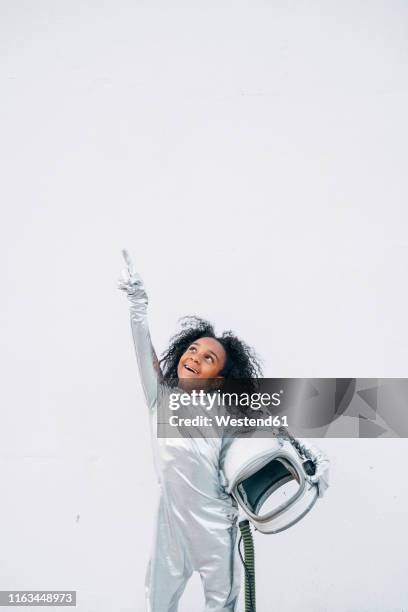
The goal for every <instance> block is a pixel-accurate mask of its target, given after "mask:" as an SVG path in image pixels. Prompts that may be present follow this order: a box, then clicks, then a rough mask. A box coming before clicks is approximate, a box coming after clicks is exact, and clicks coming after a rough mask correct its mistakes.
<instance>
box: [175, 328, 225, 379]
mask: <svg viewBox="0 0 408 612" xmlns="http://www.w3.org/2000/svg"><path fill="white" fill-rule="evenodd" d="M226 358H227V355H226V352H225V349H224V347H223V346H222V344H221V343H220V342H218V340H216V339H215V338H199V339H198V340H195V342H192V343H191V344H190V346H189V347H188V349H187V350H186V351H185V353H183V355H182V356H181V357H180V361H179V363H178V367H177V376H178V378H179V379H180V378H223V377H222V376H219V373H220V372H221V371H222V369H223V367H224V365H225V362H226Z"/></svg>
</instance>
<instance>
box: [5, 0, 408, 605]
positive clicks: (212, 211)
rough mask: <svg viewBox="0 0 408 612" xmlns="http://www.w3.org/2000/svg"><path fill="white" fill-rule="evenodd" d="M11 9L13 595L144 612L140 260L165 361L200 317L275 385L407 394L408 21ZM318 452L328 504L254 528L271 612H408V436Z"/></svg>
mask: <svg viewBox="0 0 408 612" xmlns="http://www.w3.org/2000/svg"><path fill="white" fill-rule="evenodd" d="M0 13H1V44H0V51H1V72H0V76H1V79H0V83H1V85H0V87H1V90H0V104H1V122H2V127H1V139H0V147H1V158H2V180H1V192H2V198H1V200H2V212H3V217H2V222H1V234H2V235H1V243H0V246H1V251H2V256H1V264H2V272H1V278H2V288H3V292H2V299H1V306H2V311H3V312H2V317H1V319H2V323H3V330H2V364H1V371H2V375H3V376H2V379H3V382H2V385H1V390H2V398H1V424H0V482H1V491H2V495H1V498H2V500H1V505H0V524H1V527H2V530H1V531H2V536H1V545H0V588H1V589H29V588H30V589H76V590H77V591H78V606H77V609H78V610H79V611H80V612H111V611H112V610H118V611H119V612H136V611H137V612H139V611H142V610H143V609H144V603H143V599H144V593H143V582H144V573H145V566H146V563H147V559H148V556H149V548H150V543H151V539H152V534H153V527H154V525H153V520H154V510H155V504H156V494H157V490H156V483H155V480H154V474H153V467H152V462H151V447H150V440H149V438H148V435H147V431H148V430H147V415H146V409H145V406H144V402H143V397H142V393H141V387H140V383H139V380H138V374H137V369H136V360H135V357H134V353H133V346H132V341H131V335H130V329H129V320H128V305H127V302H126V299H125V298H124V296H123V295H121V294H120V293H119V292H118V291H117V289H116V278H117V276H118V275H119V272H120V269H121V267H122V261H121V257H120V249H121V248H122V247H127V248H128V249H129V250H130V251H131V253H132V255H133V257H134V259H135V261H136V264H137V267H138V270H139V271H140V273H141V274H142V276H143V277H144V279H145V282H146V286H147V289H148V292H149V296H150V323H151V330H152V336H153V340H154V342H155V346H156V350H157V351H158V352H161V351H162V350H163V349H164V348H165V346H166V342H167V341H168V338H169V336H170V335H171V334H172V333H173V332H174V331H175V329H176V325H177V319H178V318H179V317H180V316H182V315H185V314H198V315H201V316H204V317H207V318H209V319H210V320H212V321H214V322H215V323H216V325H217V328H218V330H219V331H222V330H223V329H226V328H227V329H233V330H234V331H235V332H236V333H238V334H239V335H240V336H242V337H243V338H244V339H245V340H246V341H247V342H248V343H250V344H251V345H253V346H254V347H255V348H256V349H257V351H258V352H259V353H260V355H261V356H262V357H263V358H264V362H265V375H266V376H270V377H274V376H276V377H280V376H283V377H293V376H304V377H325V376H328V377H335V376H337V377H343V376H344V377H348V376H351V377H377V376H381V377H388V376H390V377H393V376H395V377H399V376H401V377H404V376H407V367H406V364H407V358H408V333H407V329H406V313H407V311H408V303H407V302H408V299H407V290H406V278H407V267H408V266H407V263H408V258H407V248H408V238H407V236H408V233H407V226H408V213H407V208H406V202H407V196H408V185H407V173H406V162H407V131H408V130H407V128H408V119H407V112H406V109H407V104H408V96H407V93H408V88H407V84H408V74H407V51H408V44H407V36H406V34H407V25H408V5H407V3H406V2H403V1H398V0H391V1H386V0H384V1H377V0H370V1H368V0H366V1H342V2H340V1H337V2H326V1H323V0H321V1H309V2H299V1H295V0H291V1H285V2H283V1H282V2H278V1H275V0H271V1H269V2H266V1H258V0H255V1H252V2H249V1H246V2H241V1H236V2H232V1H226V0H221V1H217V2H214V1H212V0H207V1H206V2H202V1H199V2H187V1H184V2H182V1H176V2H171V3H169V2H165V1H163V0H162V1H154V2H146V1H136V0H135V1H130V0H129V1H125V0H122V1H119V2H113V1H112V0H106V1H96V0H88V1H83V2H78V1H77V0H70V1H68V0H61V1H58V2H52V1H50V0H48V1H47V0H43V1H42V0H36V2H29V1H23V0H2V1H0ZM319 443H320V446H321V447H322V448H323V449H324V450H326V451H327V453H328V454H329V456H330V458H331V460H332V471H331V484H332V486H331V488H330V489H329V491H328V493H327V497H325V498H324V499H323V500H322V501H321V503H319V504H318V506H316V508H315V510H314V511H313V512H312V513H311V514H310V515H308V517H307V518H306V519H305V520H304V521H302V522H301V523H300V524H298V525H297V526H296V527H294V528H292V529H291V530H289V531H288V532H286V533H283V534H280V535H278V536H269V537H268V536H259V534H257V536H258V537H257V538H256V546H257V555H258V556H257V560H258V563H257V572H258V574H257V577H258V609H259V610H260V611H261V612H274V611H275V610H279V611H280V612H293V611H295V610H298V609H299V608H301V609H302V610H304V611H305V612H326V611H330V612H357V611H358V612H365V611H367V612H401V611H402V610H405V611H406V610H408V590H407V586H406V575H405V572H406V548H405V544H404V542H406V537H407V528H406V516H407V510H408V496H407V489H406V483H405V482H404V480H403V476H404V475H405V473H404V469H403V467H404V466H405V465H406V459H405V453H406V452H407V451H408V442H407V441H406V440H329V439H328V440H322V441H319ZM401 462H403V467H401ZM200 605H202V595H201V589H200V584H199V580H198V579H197V578H194V579H193V580H192V582H191V583H190V584H189V586H188V588H187V591H186V593H185V596H184V598H183V602H182V605H181V606H180V610H181V612H187V611H189V610H191V609H194V610H198V609H200ZM242 607H243V606H242Z"/></svg>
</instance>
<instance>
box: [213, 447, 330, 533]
mask: <svg viewBox="0 0 408 612" xmlns="http://www.w3.org/2000/svg"><path fill="white" fill-rule="evenodd" d="M315 467H316V466H315V465H314V463H313V461H311V460H310V459H308V458H307V456H304V455H302V454H301V453H300V452H299V451H298V450H297V449H296V446H295V445H294V444H293V441H291V440H290V439H288V438H284V437H268V438H248V437H237V438H233V439H232V441H231V442H230V444H229V447H228V449H227V450H226V452H225V455H224V458H223V464H222V473H223V477H224V483H225V489H226V491H227V492H228V493H229V494H230V495H232V496H233V498H234V499H235V500H236V502H237V503H238V506H239V507H240V509H241V510H242V512H243V514H244V515H246V518H247V519H248V520H249V521H250V522H251V523H252V524H253V526H254V527H255V528H256V529H257V530H258V531H260V532H262V533H279V532H280V531H284V530H285V529H288V528H289V527H291V526H292V525H294V524H295V523H297V522H298V521H299V520H300V519H302V518H303V517H304V516H305V515H306V514H307V513H308V512H309V511H310V510H311V508H312V507H313V505H314V504H315V502H316V500H317V498H318V496H319V489H318V483H317V482H313V477H311V476H312V475H313V474H314V473H315Z"/></svg>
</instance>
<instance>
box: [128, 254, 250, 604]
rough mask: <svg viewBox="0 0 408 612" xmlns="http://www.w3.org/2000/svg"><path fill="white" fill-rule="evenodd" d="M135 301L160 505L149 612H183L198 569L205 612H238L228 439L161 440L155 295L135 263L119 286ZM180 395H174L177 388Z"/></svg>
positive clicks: (162, 397) (162, 393) (134, 324)
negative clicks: (150, 313) (226, 468)
mask: <svg viewBox="0 0 408 612" xmlns="http://www.w3.org/2000/svg"><path fill="white" fill-rule="evenodd" d="M118 286H119V288H120V289H121V290H123V291H124V292H125V293H126V295H127V297H128V298H129V301H130V319H131V329H132V334H133V340H134V346H135V350H136V357H137V362H138V366H139V372H140V377H141V381H142V385H143V390H144V394H145V397H146V401H147V405H148V408H149V412H150V424H151V434H152V439H153V448H154V457H155V467H156V471H157V474H158V479H159V487H160V499H159V507H158V513H157V518H156V532H155V538H154V546H153V553H152V556H151V559H150V562H149V566H148V571H147V575H146V602H147V610H148V612H176V611H177V609H178V602H179V599H180V597H181V595H182V593H183V591H184V588H185V586H186V584H187V581H188V579H189V578H190V576H191V574H192V573H193V572H194V571H197V572H198V573H199V574H200V576H201V580H202V584H203V588H204V595H205V612H226V611H234V610H236V609H237V608H236V607H237V600H238V594H239V588H240V573H241V572H240V565H239V558H238V557H237V547H236V537H237V527H236V525H237V518H238V510H237V506H236V503H235V502H234V501H233V499H232V497H231V496H230V495H228V494H227V492H226V491H225V488H224V487H223V485H222V484H221V480H220V470H219V466H220V457H221V455H222V453H223V444H224V442H223V439H221V438H219V437H218V438H216V437H214V438H186V437H179V438H158V437H157V436H156V431H157V413H158V403H159V402H161V401H166V394H168V393H169V388H168V387H167V385H165V384H164V383H163V382H162V381H161V372H160V367H159V364H158V360H157V357H156V354H155V352H154V349H153V346H152V343H151V339H150V333H149V327H148V322H147V312H146V311H147V303H148V300H147V295H146V292H145V290H144V287H143V282H142V281H141V279H140V277H139V276H138V275H137V274H136V273H134V271H133V269H132V267H131V264H130V262H128V270H124V271H123V272H122V279H121V280H120V281H119V284H118ZM173 391H174V389H173Z"/></svg>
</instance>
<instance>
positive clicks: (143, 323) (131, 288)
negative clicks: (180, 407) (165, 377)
mask: <svg viewBox="0 0 408 612" xmlns="http://www.w3.org/2000/svg"><path fill="white" fill-rule="evenodd" d="M122 253H123V256H124V258H125V261H126V264H127V268H125V269H124V270H123V271H122V276H121V278H120V280H119V282H118V287H119V289H121V290H122V291H124V293H125V294H126V295H127V298H128V300H129V302H130V324H131V329H132V335H133V343H134V346H135V351H136V359H137V363H138V366H139V372H140V378H141V382H142V386H143V391H144V394H145V397H146V401H147V404H148V407H149V409H150V410H151V409H152V408H153V406H154V404H155V403H156V401H157V391H158V384H159V382H160V380H161V378H162V374H161V370H160V366H159V361H158V359H157V356H156V353H155V351H154V348H153V345H152V341H151V339H150V331H149V325H148V322H147V304H148V298H147V294H146V291H145V288H144V285H143V281H142V279H141V278H140V276H139V275H138V274H137V273H136V272H135V271H134V268H133V264H132V262H131V260H130V258H129V255H128V253H127V251H122Z"/></svg>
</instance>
